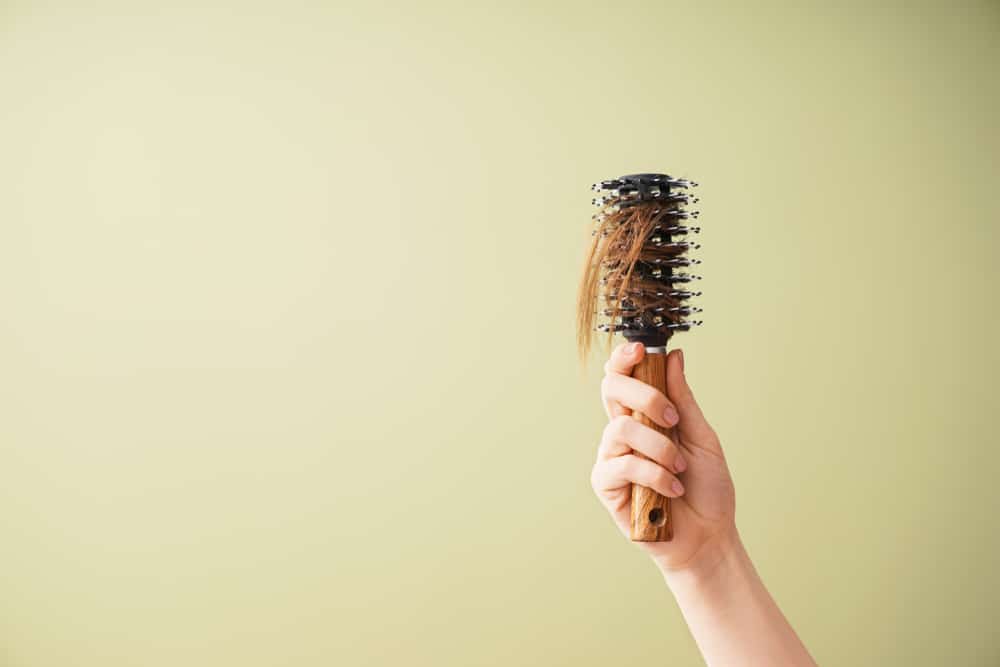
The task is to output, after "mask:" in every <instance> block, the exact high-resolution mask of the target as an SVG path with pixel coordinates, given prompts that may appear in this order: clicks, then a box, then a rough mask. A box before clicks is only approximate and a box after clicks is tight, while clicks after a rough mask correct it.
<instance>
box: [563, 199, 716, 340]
mask: <svg viewBox="0 0 1000 667" xmlns="http://www.w3.org/2000/svg"><path fill="white" fill-rule="evenodd" d="M684 202H685V200H684V199H682V198H678V200H677V201H664V200H662V199H661V200H658V201H639V202H636V203H632V204H630V205H622V204H621V201H620V200H610V201H608V202H606V203H604V204H603V205H602V207H601V209H600V211H599V212H598V213H597V214H596V215H595V216H594V219H595V221H596V229H594V231H593V240H592V241H591V243H590V248H589V250H588V252H587V255H586V260H585V263H584V270H583V279H582V280H581V281H580V288H579V292H578V295H577V311H576V334H577V344H578V347H579V352H580V355H581V358H583V357H586V354H587V352H588V351H589V349H590V347H591V345H592V344H593V342H594V331H595V329H596V330H599V331H606V332H607V333H608V338H607V341H608V345H610V342H611V337H612V336H613V334H614V333H615V332H616V331H626V332H627V335H629V337H637V338H639V337H641V338H643V339H645V340H647V341H648V340H651V339H657V343H656V344H664V345H665V344H666V341H667V338H669V337H670V334H671V333H673V331H674V330H677V329H681V330H683V329H686V328H687V327H688V326H689V325H690V324H693V323H688V322H685V321H684V319H683V316H685V315H688V314H690V313H691V312H697V310H698V309H694V308H689V307H686V306H684V305H683V302H684V301H685V300H686V299H687V298H689V297H691V296H697V295H698V293H694V292H688V291H683V290H676V289H674V287H675V285H674V284H675V283H679V282H688V281H690V280H692V279H697V276H690V275H688V274H678V273H674V268H675V267H682V266H688V265H690V264H694V263H697V260H689V259H688V258H686V257H684V256H683V255H684V253H686V252H687V250H688V249H689V248H694V247H698V246H697V245H696V244H691V243H687V242H683V241H676V240H674V238H673V237H675V236H682V235H685V234H687V233H688V232H692V231H697V228H688V227H683V226H679V225H678V224H677V223H678V222H679V220H678V218H681V217H687V214H686V213H684V212H683V210H682V209H681V208H680V206H681V204H682V203H684ZM659 339H662V342H659Z"/></svg>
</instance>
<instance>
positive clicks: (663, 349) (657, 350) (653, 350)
mask: <svg viewBox="0 0 1000 667" xmlns="http://www.w3.org/2000/svg"><path fill="white" fill-rule="evenodd" d="M666 353H667V346H666V345H660V346H658V347H646V354H666Z"/></svg>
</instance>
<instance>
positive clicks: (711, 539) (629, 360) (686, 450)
mask: <svg viewBox="0 0 1000 667" xmlns="http://www.w3.org/2000/svg"><path fill="white" fill-rule="evenodd" d="M645 353H646V352H645V348H644V347H643V346H642V345H641V344H638V343H628V344H623V345H620V346H618V347H617V348H615V350H614V351H613V352H612V353H611V358H610V359H609V360H608V362H607V364H605V366H604V370H605V375H604V380H603V381H602V383H601V397H602V399H603V400H604V407H605V410H606V411H607V413H608V417H609V419H610V421H609V422H608V425H607V427H606V428H605V429H604V434H603V436H602V438H601V444H600V447H599V449H598V452H597V462H596V463H595V464H594V469H593V472H592V474H591V484H592V485H593V487H594V491H595V492H596V493H597V497H598V498H600V500H601V502H602V503H604V506H605V507H607V508H608V511H609V512H610V513H611V516H612V517H613V518H614V520H615V523H617V524H618V527H619V528H620V529H621V531H622V533H624V534H625V535H626V536H627V535H628V533H629V511H630V503H631V496H632V483H633V482H635V483H637V484H641V485H643V486H646V487H649V488H651V489H653V490H654V491H656V492H657V493H659V494H661V495H664V496H669V497H670V498H672V499H673V501H672V503H671V505H672V506H671V515H672V518H673V522H674V537H673V540H672V541H670V542H640V543H639V545H640V547H641V548H643V549H645V550H646V551H647V552H649V554H650V555H651V556H652V557H653V559H654V560H655V561H656V563H657V564H658V565H659V566H660V568H661V569H662V570H663V571H664V573H669V572H671V571H678V570H688V569H693V568H695V567H700V566H705V565H706V564H707V563H710V562H712V561H716V560H718V559H719V558H720V557H721V556H722V554H721V553H720V551H721V550H725V549H728V548H729V547H730V546H731V545H732V544H734V543H736V542H738V538H737V537H736V528H735V523H734V515H735V503H736V500H735V493H734V490H733V482H732V479H731V478H730V476H729V468H728V467H727V466H726V458H725V456H724V455H723V453H722V447H721V445H720V444H719V438H718V437H717V436H716V435H715V431H713V430H712V427H711V426H709V425H708V422H706V421H705V417H704V416H703V415H702V414H701V409H700V408H699V407H698V404H697V403H696V402H695V399H694V395H693V394H692V393H691V389H690V387H688V385H687V380H686V379H685V378H684V356H683V353H682V352H681V351H680V350H674V351H672V352H671V353H670V354H669V356H668V358H667V396H664V395H663V394H662V393H660V392H659V391H657V390H656V389H654V388H653V387H651V386H649V385H647V384H644V383H642V382H640V381H639V380H636V379H634V378H632V377H630V373H631V371H632V367H633V366H635V365H636V364H637V363H639V361H640V360H641V359H642V358H643V356H644V355H645ZM632 411H636V412H641V413H642V414H644V415H646V416H647V417H649V418H650V419H651V420H653V421H654V422H656V423H657V424H659V425H661V426H664V427H672V426H676V427H677V428H676V429H675V430H674V434H675V437H676V441H671V440H670V439H669V438H668V437H667V436H664V435H662V434H660V433H659V432H658V431H656V430H654V429H652V428H649V427H648V426H643V425H642V424H640V423H639V422H638V421H636V420H635V419H633V418H632V417H631V414H632ZM639 454H641V455H642V456H639Z"/></svg>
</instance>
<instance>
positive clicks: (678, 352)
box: [677, 350, 684, 373]
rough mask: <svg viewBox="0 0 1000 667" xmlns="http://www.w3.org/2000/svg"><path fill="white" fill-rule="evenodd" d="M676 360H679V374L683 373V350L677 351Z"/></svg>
mask: <svg viewBox="0 0 1000 667" xmlns="http://www.w3.org/2000/svg"><path fill="white" fill-rule="evenodd" d="M677 358H678V359H680V360H681V373H683V372H684V350H677Z"/></svg>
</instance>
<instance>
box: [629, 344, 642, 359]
mask: <svg viewBox="0 0 1000 667" xmlns="http://www.w3.org/2000/svg"><path fill="white" fill-rule="evenodd" d="M640 345H642V343H629V346H628V347H627V348H625V353H626V354H627V355H628V356H630V357H632V356H635V354H636V352H638V351H639V346H640Z"/></svg>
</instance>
